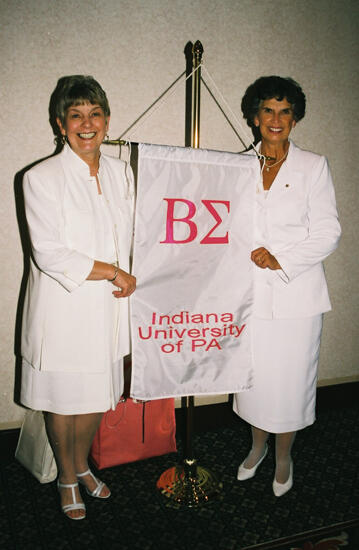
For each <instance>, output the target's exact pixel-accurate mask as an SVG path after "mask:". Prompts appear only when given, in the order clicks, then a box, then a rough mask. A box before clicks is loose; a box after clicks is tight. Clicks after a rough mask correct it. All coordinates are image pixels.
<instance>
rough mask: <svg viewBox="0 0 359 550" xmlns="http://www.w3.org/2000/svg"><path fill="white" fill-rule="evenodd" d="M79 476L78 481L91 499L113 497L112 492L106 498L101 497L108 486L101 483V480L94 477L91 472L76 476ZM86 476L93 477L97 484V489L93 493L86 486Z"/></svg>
mask: <svg viewBox="0 0 359 550" xmlns="http://www.w3.org/2000/svg"><path fill="white" fill-rule="evenodd" d="M76 476H77V479H78V480H79V483H81V485H84V486H85V487H86V493H87V494H88V495H90V497H94V498H103V499H104V498H108V497H109V496H110V495H111V492H109V494H108V495H106V496H102V495H101V491H102V489H103V488H104V487H106V485H105V484H104V482H103V481H100V480H99V479H97V477H95V476H94V475H93V473H92V472H91V470H86V472H83V473H82V474H76ZM85 476H91V477H92V479H93V481H94V482H95V483H96V487H95V489H94V490H93V491H90V490H89V489H88V488H87V486H86V483H85V481H84V480H83V479H81V478H83V477H85Z"/></svg>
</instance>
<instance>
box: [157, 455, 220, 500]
mask: <svg viewBox="0 0 359 550" xmlns="http://www.w3.org/2000/svg"><path fill="white" fill-rule="evenodd" d="M157 489H158V490H159V491H160V493H161V494H162V496H164V497H166V498H168V499H169V502H168V505H174V506H176V507H178V505H181V506H187V507H194V506H200V505H201V504H205V503H206V502H209V501H210V500H214V499H216V498H218V497H219V496H220V495H221V492H222V489H223V484H222V483H221V482H219V481H218V480H217V478H216V477H215V475H214V474H213V473H212V472H210V471H209V470H207V469H206V468H203V467H202V466H199V465H198V464H197V461H196V460H189V459H185V460H184V462H183V465H178V466H173V467H172V468H169V469H168V470H166V471H165V472H163V474H162V475H161V476H160V478H159V480H158V481H157Z"/></svg>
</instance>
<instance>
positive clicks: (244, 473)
mask: <svg viewBox="0 0 359 550" xmlns="http://www.w3.org/2000/svg"><path fill="white" fill-rule="evenodd" d="M267 453H268V445H266V448H265V450H264V454H263V456H262V458H260V459H259V460H258V462H257V464H256V465H255V466H253V468H245V467H244V463H245V461H246V460H247V459H246V458H245V459H244V461H243V462H242V464H241V465H240V466H239V468H238V473H237V479H239V481H245V480H246V479H250V478H251V477H253V476H254V475H255V473H256V470H257V468H258V466H259V465H260V464H261V463H262V461H263V460H264V459H265V457H266V456H267Z"/></svg>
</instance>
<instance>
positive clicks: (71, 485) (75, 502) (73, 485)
mask: <svg viewBox="0 0 359 550" xmlns="http://www.w3.org/2000/svg"><path fill="white" fill-rule="evenodd" d="M78 486H79V484H78V483H61V481H60V480H59V479H57V489H58V491H59V492H60V489H71V493H72V504H65V505H64V506H61V509H62V511H63V513H64V514H65V516H66V517H67V518H69V519H73V520H80V519H85V517H86V507H85V505H84V503H83V502H79V501H78V500H77V499H76V493H75V489H76V487H78ZM72 510H83V511H84V514H83V516H78V517H75V518H74V517H72V516H69V514H68V512H71V511H72Z"/></svg>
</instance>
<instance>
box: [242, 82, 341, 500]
mask: <svg viewBox="0 0 359 550" xmlns="http://www.w3.org/2000/svg"><path fill="white" fill-rule="evenodd" d="M242 111H243V116H244V118H245V119H246V120H247V123H248V125H249V126H250V127H251V128H252V130H253V133H254V135H255V136H257V140H259V139H260V142H259V143H258V145H257V146H256V148H255V151H251V153H250V154H253V155H256V156H257V159H258V173H257V174H258V177H257V186H256V201H255V203H256V204H255V218H254V241H255V242H254V249H253V251H252V253H251V259H252V261H253V263H254V270H255V271H254V305H253V319H252V335H253V338H252V342H253V360H254V369H253V371H254V372H253V387H252V388H251V389H250V390H249V391H245V392H242V393H239V394H237V395H236V396H235V399H234V410H235V412H236V413H237V414H238V415H239V416H241V417H242V418H243V419H244V420H246V421H247V422H248V423H249V424H250V425H251V427H252V449H251V451H250V453H249V454H248V456H247V458H246V459H245V460H244V461H243V462H242V464H241V465H240V466H239V469H238V476H237V477H238V479H239V480H240V481H244V480H246V479H249V478H251V477H253V476H254V475H255V473H256V470H257V468H258V466H259V465H260V463H261V462H262V460H263V459H264V458H265V456H266V454H267V450H268V448H267V439H268V435H269V433H275V434H276V469H275V476H274V480H273V492H274V494H275V495H276V496H277V497H279V496H282V495H284V494H285V493H286V492H287V491H289V490H290V488H291V487H292V485H293V463H292V459H291V448H292V444H293V442H294V438H295V434H296V431H297V430H300V429H302V428H304V427H306V426H309V425H310V424H312V423H313V422H314V420H315V397H316V380H317V365H318V358H319V346H320V338H321V330H322V317H323V313H324V312H326V311H329V310H330V309H331V305H330V301H329V295H328V289H327V284H326V280H325V275H324V269H323V263H322V262H323V260H324V259H325V258H326V257H327V256H328V255H329V254H331V253H332V252H333V251H334V250H335V248H336V247H337V245H338V242H339V237H340V232H341V230H340V225H339V222H338V217H337V210H336V203H335V194H334V188H333V183H332V178H331V175H330V171H329V167H328V163H327V160H326V158H325V157H323V156H320V155H316V154H314V153H311V152H309V151H304V150H302V149H300V148H299V147H297V146H296V145H295V144H294V143H293V142H292V141H290V140H289V135H290V133H291V131H292V129H293V128H294V127H295V125H296V123H297V122H298V121H299V120H301V119H302V118H303V117H304V113H305V96H304V93H303V91H302V89H301V87H300V86H299V84H297V83H296V82H295V81H294V80H292V79H291V78H282V77H279V76H265V77H261V78H259V79H258V80H256V81H255V82H254V83H253V84H251V85H250V86H249V87H248V89H247V91H246V93H245V95H244V97H243V100H242ZM257 140H256V141H257Z"/></svg>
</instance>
